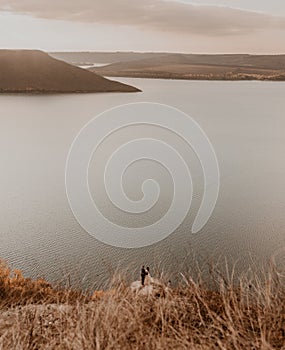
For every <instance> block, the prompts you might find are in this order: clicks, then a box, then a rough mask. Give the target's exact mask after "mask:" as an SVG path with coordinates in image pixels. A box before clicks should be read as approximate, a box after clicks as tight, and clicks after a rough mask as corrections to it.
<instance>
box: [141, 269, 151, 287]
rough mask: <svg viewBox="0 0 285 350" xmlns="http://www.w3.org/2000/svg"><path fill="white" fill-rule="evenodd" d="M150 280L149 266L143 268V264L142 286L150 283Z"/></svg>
mask: <svg viewBox="0 0 285 350" xmlns="http://www.w3.org/2000/svg"><path fill="white" fill-rule="evenodd" d="M150 281H151V277H150V273H149V267H147V268H146V269H145V268H144V266H142V270H141V282H142V286H144V285H148V284H150Z"/></svg>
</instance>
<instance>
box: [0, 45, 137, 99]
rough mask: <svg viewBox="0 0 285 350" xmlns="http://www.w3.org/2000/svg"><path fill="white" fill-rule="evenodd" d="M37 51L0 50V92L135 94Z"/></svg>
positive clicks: (114, 83) (126, 86) (124, 87)
mask: <svg viewBox="0 0 285 350" xmlns="http://www.w3.org/2000/svg"><path fill="white" fill-rule="evenodd" d="M137 91H139V90H138V89H136V88H135V87H132V86H129V85H125V84H122V83H119V82H115V81H111V80H108V79H106V78H103V77H101V76H99V75H97V74H95V73H92V72H89V71H86V70H84V69H81V68H78V67H75V66H72V65H70V64H68V63H66V62H63V61H59V60H56V59H54V58H52V57H50V56H49V55H48V54H47V53H44V52H42V51H37V50H0V92H43V93H44V92H137Z"/></svg>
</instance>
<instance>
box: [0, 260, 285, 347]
mask: <svg viewBox="0 0 285 350" xmlns="http://www.w3.org/2000/svg"><path fill="white" fill-rule="evenodd" d="M215 276H216V277H215V278H214V279H215V283H216V288H214V290H209V289H207V288H206V287H205V285H204V283H203V282H202V281H201V280H200V281H194V280H192V279H191V278H190V277H187V276H181V284H180V285H178V286H176V287H173V288H169V287H166V285H164V284H163V283H164V282H163V278H161V285H160V288H159V289H156V290H155V292H154V293H151V294H148V295H142V294H140V293H137V292H134V291H132V290H131V289H130V288H129V286H128V284H126V283H125V282H124V280H123V279H121V280H116V281H113V282H112V283H110V288H109V289H107V290H106V291H92V292H91V291H90V292H83V291H79V290H71V289H65V288H62V287H55V286H52V285H50V284H49V283H47V282H46V281H44V280H42V279H39V280H36V281H32V280H30V279H26V278H24V277H23V276H22V274H21V272H20V271H11V270H10V269H9V268H8V267H7V265H6V264H4V263H2V264H1V270H0V301H1V303H0V305H1V306H0V309H1V314H0V348H1V349H4V350H6V349H7V350H8V349H74V350H77V349H78V350H79V349H130V350H131V349H141V350H145V349H153V350H155V349H185V350H186V349H187V350H191V349H193V350H194V349H195V350H200V349H240V350H244V349H264V350H265V349H268V350H270V349H284V347H285V342H284V339H285V289H284V284H283V283H282V280H281V278H282V276H281V275H280V273H278V272H277V271H276V270H274V269H272V271H271V272H270V273H269V274H268V275H267V276H264V277H266V278H265V279H262V280H263V282H262V281H261V280H260V279H258V278H256V279H254V280H251V281H249V280H248V279H246V278H241V279H240V282H239V283H238V284H237V285H235V286H233V284H232V283H231V282H230V281H227V280H226V279H224V278H223V277H222V276H221V275H220V274H219V273H218V274H216V275H215Z"/></svg>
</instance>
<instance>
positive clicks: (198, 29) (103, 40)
mask: <svg viewBox="0 0 285 350" xmlns="http://www.w3.org/2000/svg"><path fill="white" fill-rule="evenodd" d="M0 47H1V48H37V49H43V50H47V51H59V50H60V51H61V50H62V51H64V50H68V51H72V50H74V51H79V50H99V51H103V50H104V51H113V50H116V51H117V50H122V51H126V50H133V51H179V52H209V53H218V52H249V53H285V1H284V0H270V1H269V0H247V1H246V0H197V1H191V0H183V1H182V0H181V1H178V0H168V1H166V0H104V1H102V0H8V1H6V0H0Z"/></svg>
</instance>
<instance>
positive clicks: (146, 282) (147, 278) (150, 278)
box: [144, 267, 152, 286]
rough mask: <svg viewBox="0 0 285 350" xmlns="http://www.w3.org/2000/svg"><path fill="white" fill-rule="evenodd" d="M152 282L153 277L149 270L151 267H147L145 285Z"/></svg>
mask: <svg viewBox="0 0 285 350" xmlns="http://www.w3.org/2000/svg"><path fill="white" fill-rule="evenodd" d="M151 282H152V277H151V275H150V272H149V267H147V268H146V275H145V280H144V285H145V286H148V285H150V284H151Z"/></svg>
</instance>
